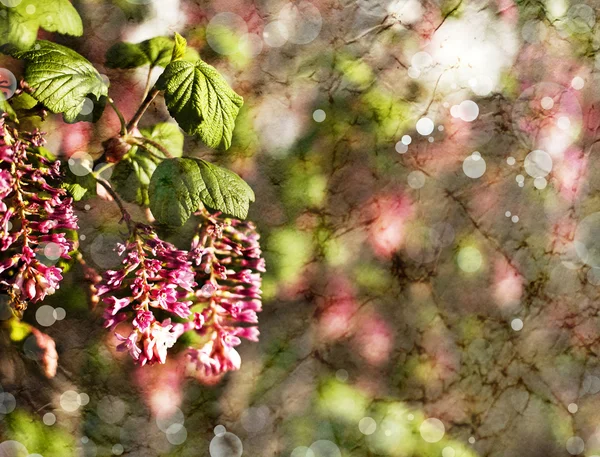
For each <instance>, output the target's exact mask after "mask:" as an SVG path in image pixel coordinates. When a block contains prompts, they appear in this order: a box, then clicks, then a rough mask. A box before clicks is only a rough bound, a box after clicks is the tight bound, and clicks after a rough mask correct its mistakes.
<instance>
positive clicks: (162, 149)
mask: <svg viewBox="0 0 600 457" xmlns="http://www.w3.org/2000/svg"><path fill="white" fill-rule="evenodd" d="M135 139H136V140H140V143H142V144H139V146H141V147H143V148H144V149H145V150H146V151H148V152H150V153H152V151H150V150H149V149H148V148H147V147H146V146H145V145H144V144H143V143H147V144H149V145H150V146H153V147H155V148H156V149H158V150H159V151H160V152H162V153H163V154H164V155H165V157H167V158H169V159H172V158H173V154H171V153H170V152H169V151H168V150H167V149H166V148H165V147H164V146H163V145H162V144H160V143H157V142H156V141H154V140H151V139H150V138H146V137H135ZM154 155H156V154H154ZM162 158H164V157H161V159H162Z"/></svg>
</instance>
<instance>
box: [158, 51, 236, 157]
mask: <svg viewBox="0 0 600 457" xmlns="http://www.w3.org/2000/svg"><path fill="white" fill-rule="evenodd" d="M156 87H157V88H158V89H160V90H164V91H165V102H166V103H167V108H168V109H169V113H171V116H173V117H174V118H175V120H177V122H178V123H179V126H180V127H181V128H182V129H183V130H184V131H185V132H186V133H188V134H190V135H193V134H198V135H199V136H200V138H201V139H202V141H204V143H206V145H207V146H210V147H212V148H216V147H218V146H219V144H221V142H223V144H224V146H225V148H226V149H227V148H229V146H230V145H231V136H232V134H233V128H234V126H235V118H236V117H237V114H238V112H239V110H240V107H241V106H242V105H243V103H244V101H243V99H242V97H240V96H239V95H238V94H236V93H235V92H234V91H233V89H231V87H229V85H228V84H227V82H226V81H225V79H224V78H223V76H221V75H220V74H219V72H218V71H217V70H216V69H215V68H214V67H212V66H210V65H208V64H206V63H205V62H203V61H202V60H197V61H196V62H195V63H191V62H187V61H182V60H178V61H176V62H171V63H170V64H169V65H167V68H166V69H165V71H164V73H163V74H162V75H161V76H160V78H159V79H158V82H157V83H156Z"/></svg>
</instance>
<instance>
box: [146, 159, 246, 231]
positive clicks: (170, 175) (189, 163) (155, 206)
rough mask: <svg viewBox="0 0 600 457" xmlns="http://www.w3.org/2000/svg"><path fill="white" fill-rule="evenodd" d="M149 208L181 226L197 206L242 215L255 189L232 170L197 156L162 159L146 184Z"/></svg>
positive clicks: (155, 215)
mask: <svg viewBox="0 0 600 457" xmlns="http://www.w3.org/2000/svg"><path fill="white" fill-rule="evenodd" d="M149 197H150V210H151V211H152V214H153V215H154V217H155V218H156V220H158V221H159V222H161V223H163V224H168V225H174V226H181V225H183V224H184V223H185V222H186V221H187V220H188V219H189V217H190V216H191V214H192V213H193V212H194V211H196V210H198V209H199V208H200V204H201V203H203V204H204V205H205V206H206V207H208V208H211V209H213V210H217V211H221V212H223V213H225V214H226V215H230V216H233V217H236V218H238V219H245V218H246V216H247V215H248V207H249V206H250V202H253V201H254V192H253V191H252V189H251V188H250V186H248V184H246V182H245V181H244V180H243V179H242V178H240V177H239V176H238V175H237V174H235V173H234V172H232V171H230V170H227V169H225V168H221V167H218V166H216V165H213V164H211V163H209V162H206V161H204V160H200V159H190V158H178V159H168V160H164V161H163V162H162V163H161V164H160V165H159V166H158V167H157V168H156V170H155V172H154V174H153V175H152V179H151V180H150V188H149Z"/></svg>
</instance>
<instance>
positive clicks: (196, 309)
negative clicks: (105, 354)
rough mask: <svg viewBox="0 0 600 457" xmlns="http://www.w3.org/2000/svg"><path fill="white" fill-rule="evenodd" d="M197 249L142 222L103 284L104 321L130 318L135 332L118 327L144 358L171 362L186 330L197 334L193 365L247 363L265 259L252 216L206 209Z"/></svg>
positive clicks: (214, 367) (111, 323) (191, 337)
mask: <svg viewBox="0 0 600 457" xmlns="http://www.w3.org/2000/svg"><path fill="white" fill-rule="evenodd" d="M197 216H199V217H200V218H201V219H202V222H201V224H200V226H199V233H197V234H196V236H195V238H194V240H193V242H192V246H191V250H190V251H189V252H188V251H182V250H179V249H177V248H176V247H175V246H173V245H172V244H170V243H167V242H165V241H162V240H160V239H159V238H158V237H157V235H156V234H155V233H154V232H152V230H151V229H150V228H148V227H146V226H141V225H136V226H135V229H134V232H133V234H132V236H131V237H130V239H129V240H128V242H127V243H126V244H125V245H121V246H120V247H119V250H120V254H121V255H122V256H123V262H122V264H123V267H122V268H121V269H119V270H109V271H107V272H106V273H105V274H104V275H103V279H102V281H101V283H100V284H99V285H98V295H101V296H104V298H103V302H104V303H105V304H107V305H108V307H107V308H106V310H105V313H104V319H105V326H106V327H108V328H115V327H116V326H117V325H119V324H120V323H121V322H123V321H125V320H130V321H131V329H132V330H131V332H130V333H129V335H128V336H123V335H121V334H120V333H119V332H115V335H116V336H117V338H118V339H119V340H121V344H120V345H119V347H118V349H119V350H122V351H125V350H126V351H128V352H129V354H130V355H131V357H132V358H133V359H134V360H136V361H137V363H138V364H140V365H145V364H146V363H148V364H152V363H156V362H158V363H165V361H166V357H167V351H168V349H170V348H172V347H173V346H174V345H175V343H176V342H177V341H178V340H179V338H180V337H181V336H182V335H184V334H186V333H187V335H188V337H186V338H185V341H186V342H187V343H189V342H190V341H191V342H193V346H190V347H188V349H187V355H188V356H189V360H190V361H191V362H192V366H194V367H196V368H197V369H203V370H205V373H206V374H210V375H218V374H221V373H224V372H226V371H229V370H235V369H238V368H239V367H240V356H239V354H238V353H237V351H236V350H235V347H236V346H238V345H239V344H240V337H243V338H246V339H249V340H251V341H257V340H258V335H259V333H258V329H257V328H256V324H257V323H258V318H257V314H256V313H257V312H259V311H260V310H261V306H262V304H261V290H260V285H261V276H260V273H261V272H264V271H265V264H264V260H263V259H262V257H261V250H260V246H259V243H258V240H259V236H258V234H257V233H256V230H255V227H254V226H253V224H252V223H250V222H242V221H238V220H235V219H229V218H222V217H220V216H219V215H218V214H217V215H211V214H209V213H208V212H207V211H205V210H202V211H200V212H198V213H197Z"/></svg>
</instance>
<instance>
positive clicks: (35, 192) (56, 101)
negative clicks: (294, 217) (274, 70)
mask: <svg viewBox="0 0 600 457" xmlns="http://www.w3.org/2000/svg"><path fill="white" fill-rule="evenodd" d="M0 9H1V8H0ZM15 11H17V10H9V12H11V13H13V12H15ZM2 12H4V10H2ZM64 14H68V15H71V16H72V17H71V18H70V19H71V22H70V24H71V25H73V24H75V25H77V23H80V20H79V16H78V15H77V12H76V11H75V10H72V9H69V8H66V9H65V10H64ZM68 24H69V22H68V21H66V22H65V23H64V24H63V26H64V27H65V29H64V30H62V29H59V30H54V29H53V31H58V32H61V33H67V34H75V35H77V34H81V31H80V30H79V29H80V28H81V27H79V26H78V27H75V29H77V30H75V29H70V28H69V26H68ZM37 26H38V25H36V27H37ZM39 26H41V27H44V24H39ZM15 36H16V35H15ZM2 50H3V51H4V52H6V53H8V54H10V55H11V56H12V57H14V58H17V59H21V60H23V61H24V63H25V72H24V80H23V81H21V83H20V89H19V90H18V91H17V96H16V97H14V100H17V99H18V102H17V103H14V102H13V100H7V99H10V98H11V96H12V95H13V94H8V93H4V92H3V95H4V97H2V99H0V111H1V112H3V113H4V114H2V117H1V118H0V198H1V200H2V201H1V202H0V252H1V253H2V255H1V256H0V290H1V291H4V292H6V293H7V294H8V296H9V299H10V302H11V305H12V307H13V308H14V309H15V310H16V311H19V312H22V311H24V310H25V309H26V308H27V304H28V303H38V302H41V301H42V300H44V298H45V297H46V296H47V295H50V294H52V293H54V292H55V290H56V289H57V288H58V287H59V283H60V281H61V280H62V279H63V276H62V274H63V268H62V267H61V266H60V265H61V264H55V263H56V262H44V261H42V260H40V259H41V257H40V252H42V253H44V256H42V257H43V258H47V259H50V260H54V261H55V260H56V259H58V258H59V257H60V258H62V259H63V260H64V261H65V262H66V261H69V260H71V255H70V253H72V252H74V253H75V255H74V258H75V259H76V260H77V261H78V263H79V264H80V266H81V267H82V269H83V275H84V278H86V279H87V280H88V281H89V282H90V290H91V292H92V297H91V302H92V303H93V304H96V303H98V302H102V305H103V320H104V325H105V327H107V328H109V329H111V330H113V331H114V333H115V336H116V338H117V339H118V340H119V341H120V344H119V345H118V349H119V350H122V351H127V352H128V353H129V354H130V355H131V357H132V358H133V359H134V360H135V362H136V363H137V364H139V365H141V366H144V365H146V364H150V365H151V364H154V363H160V364H164V363H165V362H166V359H167V351H168V350H169V349H171V348H173V347H174V346H175V344H176V343H177V342H178V341H179V340H180V338H181V337H182V335H184V334H186V333H189V334H190V335H192V334H193V335H194V336H193V337H192V338H187V337H186V341H187V342H189V346H190V347H189V348H188V349H187V350H186V351H185V353H186V355H187V358H188V361H191V362H192V363H191V365H193V366H195V367H197V368H198V369H202V370H204V371H205V373H207V374H212V375H216V374H221V373H224V372H226V371H228V370H233V369H237V368H239V366H240V357H239V355H238V353H237V352H236V351H235V349H234V348H235V347H236V346H238V345H239V344H240V337H243V338H246V339H249V340H251V341H257V340H258V330H257V328H256V324H257V323H258V319H257V314H256V313H257V312H258V311H260V310H261V297H260V294H261V290H260V283H261V278H260V274H261V273H262V272H264V271H265V267H264V260H263V259H262V258H261V251H260V247H259V244H258V238H259V237H258V234H257V233H256V231H255V228H254V226H253V224H251V223H249V222H243V221H242V220H241V219H244V218H245V217H246V215H247V213H248V207H249V204H250V202H252V201H253V200H254V194H253V192H252V190H251V189H250V187H249V186H248V185H247V184H246V183H245V182H244V181H243V180H242V179H241V178H240V177H239V176H238V175H236V174H235V173H233V172H231V171H229V170H227V169H224V168H221V167H218V166H216V165H214V164H212V163H209V162H207V161H205V160H201V159H199V158H196V157H182V156H183V134H182V132H181V130H180V128H178V127H177V125H176V124H172V123H159V124H155V125H153V126H151V127H149V128H138V124H139V122H140V120H141V119H142V118H143V116H144V114H145V112H146V111H147V109H148V108H149V106H150V105H151V104H152V103H153V102H154V100H155V99H156V98H157V97H158V96H159V95H161V94H162V95H163V96H164V100H165V102H166V105H167V109H168V110H169V112H170V113H171V115H172V116H173V117H174V119H175V120H176V121H177V123H178V124H179V127H181V129H182V130H183V131H185V132H186V133H188V134H191V135H197V136H198V137H199V138H200V139H201V140H202V141H203V142H204V143H205V144H206V145H207V146H209V147H213V148H217V147H219V146H221V145H223V146H224V148H225V149H226V148H228V147H229V146H230V144H231V136H232V132H233V127H234V122H235V118H236V116H237V114H238V111H239V109H240V107H241V106H242V103H243V99H242V97H240V96H239V95H238V94H237V93H235V92H234V91H233V90H232V89H231V88H230V87H229V85H228V84H227V83H226V81H225V79H224V78H223V77H222V76H221V75H220V74H219V73H218V72H217V71H216V70H215V69H214V68H213V67H211V66H210V65H208V64H206V63H205V62H203V61H202V60H201V59H200V58H199V56H198V53H197V52H196V51H194V50H192V49H188V48H187V44H186V41H185V39H183V37H181V36H180V35H178V34H176V36H175V39H174V40H172V39H170V38H166V37H157V38H154V39H151V40H146V41H145V42H142V43H139V44H137V45H134V44H130V43H119V44H117V45H115V46H114V47H113V48H111V49H110V50H109V51H108V52H107V54H106V66H107V67H109V68H117V69H130V68H136V67H141V66H146V65H147V66H149V72H151V71H152V70H153V68H155V67H164V69H165V70H164V73H163V74H162V76H161V77H160V78H159V80H158V81H157V82H156V84H154V85H153V86H151V85H150V73H149V77H148V85H147V87H146V90H145V94H144V97H143V100H142V101H141V103H140V105H139V108H138V109H137V111H136V112H135V113H134V115H133V116H132V117H131V119H130V120H129V122H126V121H125V117H124V116H123V114H122V113H121V112H120V110H119V108H118V107H117V104H116V103H115V102H114V101H113V100H112V99H111V98H109V94H108V89H109V82H108V81H107V80H106V78H102V77H101V76H100V74H99V73H98V72H97V70H96V69H95V68H94V67H93V66H92V65H91V63H90V62H88V61H87V60H86V59H85V58H84V57H82V56H81V55H80V54H78V53H76V52H75V51H73V50H72V49H70V48H68V47H65V46H61V45H58V44H55V43H52V42H50V41H44V40H38V41H36V42H35V43H34V42H29V41H28V40H24V39H22V38H18V37H17V38H14V37H13V39H11V40H9V43H8V44H6V45H5V46H4V47H3V48H2ZM157 55H158V56H161V57H160V58H156V56H157ZM182 87H183V88H184V89H185V90H184V91H181V90H180V89H181V88H182ZM5 98H6V99H5ZM106 104H108V105H110V106H111V107H112V109H113V110H114V112H115V113H116V115H117V117H118V119H119V121H120V129H119V132H118V133H117V134H116V135H114V136H112V137H110V138H108V139H106V140H104V141H103V142H102V146H103V151H102V156H101V157H98V162H101V161H102V160H104V161H105V162H106V163H104V162H102V165H99V166H96V167H94V166H93V164H88V165H85V164H84V165H82V164H81V163H77V161H76V159H75V158H69V159H68V163H69V167H70V168H71V171H72V173H71V174H70V175H68V176H63V174H61V165H62V161H61V160H57V159H56V158H55V157H53V155H52V154H49V153H48V152H47V151H45V150H43V149H42V144H43V139H42V135H41V134H40V133H39V132H38V131H37V130H35V131H33V132H31V133H26V132H23V131H21V130H20V129H19V117H20V116H23V117H32V116H36V117H38V118H39V119H40V121H42V120H43V119H44V117H45V115H46V114H47V112H51V113H57V114H59V113H60V114H62V115H63V118H64V120H65V121H66V122H68V123H74V122H79V121H92V122H93V121H96V120H98V118H99V117H100V116H101V115H102V112H103V110H104V107H105V105H106ZM90 105H91V106H90ZM90 157H91V156H90ZM91 160H92V159H91ZM73 164H75V165H73ZM73 166H75V167H79V168H83V171H82V170H81V169H78V170H77V172H76V173H75V172H74V171H73V168H72V167H73ZM86 167H87V168H86ZM109 170H110V173H111V174H112V176H111V177H110V178H108V179H107V178H106V176H105V175H104V174H103V172H108V171H109ZM97 186H100V187H101V188H103V189H104V193H105V195H106V196H107V198H109V199H112V200H114V201H115V203H116V204H117V205H118V207H119V210H120V212H121V215H122V220H121V222H124V223H125V225H126V227H127V239H126V241H125V242H124V243H120V244H118V246H116V247H115V249H116V250H117V252H118V254H119V256H120V258H121V266H120V268H118V269H109V270H107V271H105V272H104V273H103V274H101V275H99V272H97V271H96V270H95V269H94V268H93V267H92V266H91V265H90V264H89V263H88V262H86V261H85V256H84V255H83V252H77V251H75V249H76V248H77V245H76V244H75V243H74V241H73V237H72V236H71V232H70V231H75V230H77V228H78V227H77V217H76V216H75V214H74V209H73V201H74V200H77V201H79V200H82V199H85V198H88V197H90V196H94V194H95V193H96V188H97ZM128 204H137V205H138V206H141V207H142V208H148V207H149V209H150V210H151V211H152V216H153V217H150V218H149V220H148V221H143V222H142V221H139V222H138V221H134V220H133V218H132V217H131V215H130V212H129V210H128V209H127V205H128ZM211 211H212V213H211ZM193 213H195V214H196V217H197V218H198V219H199V221H200V222H199V225H198V234H197V235H196V237H195V238H194V240H193V243H192V246H191V247H189V246H188V249H186V247H185V246H179V248H178V247H176V246H175V245H173V244H171V243H169V242H166V241H164V240H162V239H161V238H160V237H159V236H158V234H157V231H156V230H155V229H154V228H153V227H152V226H151V225H149V224H151V223H153V222H154V221H156V222H157V223H158V224H157V225H159V226H161V227H168V226H170V227H172V228H173V227H180V226H183V225H184V224H185V223H186V221H187V220H188V219H189V218H190V217H191V216H192V214H193ZM180 248H183V249H180ZM48 250H50V251H53V254H52V255H48V252H47V251H48ZM65 265H66V264H65ZM53 318H54V317H53ZM24 328H28V327H24ZM27 331H28V332H30V333H32V334H34V335H36V338H37V340H38V341H42V342H43V344H42V346H43V347H44V348H46V349H45V350H46V353H48V354H51V355H52V356H51V357H50V356H45V358H44V360H46V359H47V360H51V361H52V363H51V364H50V365H49V364H48V363H46V362H44V363H45V366H46V368H45V372H46V373H47V374H49V375H53V374H54V373H56V357H55V356H54V355H55V354H56V350H55V345H54V342H53V341H52V339H51V338H50V337H49V336H48V335H45V334H42V333H41V332H39V330H37V329H36V328H31V329H29V330H27ZM50 349H51V350H50ZM48 366H49V368H48Z"/></svg>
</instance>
